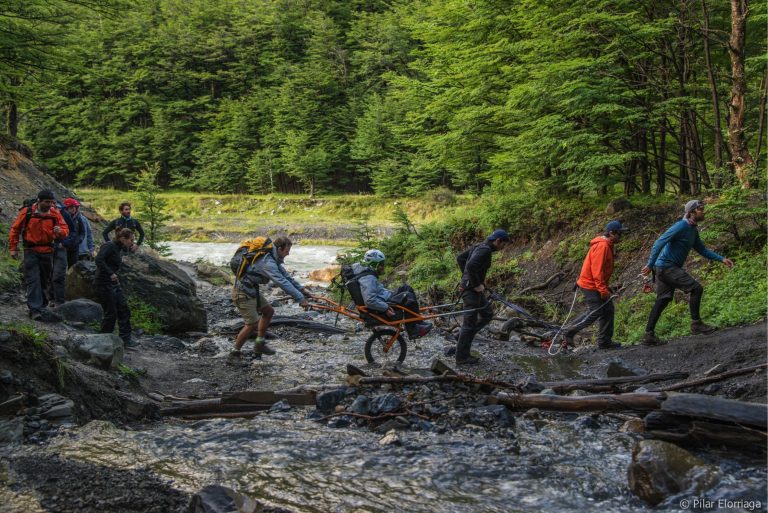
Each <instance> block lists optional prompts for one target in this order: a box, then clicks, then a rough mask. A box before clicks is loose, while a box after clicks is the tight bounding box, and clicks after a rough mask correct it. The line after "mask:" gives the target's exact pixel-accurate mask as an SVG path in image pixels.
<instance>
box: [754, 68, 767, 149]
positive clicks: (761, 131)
mask: <svg viewBox="0 0 768 513" xmlns="http://www.w3.org/2000/svg"><path fill="white" fill-rule="evenodd" d="M762 85H763V87H761V88H760V91H761V92H760V110H759V111H758V115H757V147H756V148H755V162H757V163H759V162H760V153H761V151H762V149H763V137H764V136H765V103H766V100H767V99H768V66H766V67H765V75H764V76H763V84H762Z"/></svg>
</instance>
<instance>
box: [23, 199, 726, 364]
mask: <svg viewBox="0 0 768 513" xmlns="http://www.w3.org/2000/svg"><path fill="white" fill-rule="evenodd" d="M704 207H705V205H704V202H703V201H700V200H692V201H689V202H688V203H687V204H686V205H685V209H684V215H683V218H682V219H680V220H679V221H677V222H676V223H675V224H673V225H672V226H671V227H670V228H669V229H668V230H667V231H666V232H664V233H663V234H662V235H661V236H660V237H659V238H658V239H657V240H656V242H655V243H654V244H653V247H652V248H651V254H650V256H649V259H648V262H647V264H646V265H645V267H643V269H642V274H643V275H646V276H647V275H650V274H652V275H653V277H654V281H655V282H656V302H655V304H654V306H653V308H652V309H651V312H650V315H649V318H648V323H647V325H646V329H645V335H644V337H643V344H646V345H651V346H654V345H659V344H662V343H663V342H662V341H661V340H660V339H659V338H658V337H657V336H656V334H655V327H656V323H657V322H658V320H659V317H660V316H661V314H662V312H663V311H664V309H665V308H666V306H667V305H668V304H669V302H670V301H671V300H672V297H673V292H674V291H675V290H676V289H680V290H683V291H685V292H687V293H689V294H690V312H691V332H692V333H694V334H700V333H709V332H711V331H713V330H714V329H715V328H713V327H711V326H709V325H707V324H705V323H704V322H703V321H702V320H701V316H700V305H701V297H702V293H703V290H704V289H703V287H702V286H701V284H700V283H699V282H697V281H696V280H695V279H694V278H693V277H691V276H690V274H688V273H687V272H686V271H685V270H684V269H683V266H684V264H685V261H686V259H687V257H688V254H689V252H690V250H691V249H694V250H696V251H697V252H698V253H699V254H701V255H702V256H703V257H705V258H707V259H710V260H715V261H719V262H722V263H723V264H725V265H726V266H727V267H729V268H731V267H733V265H734V264H733V262H732V261H731V260H730V259H728V258H725V257H723V256H721V255H719V254H717V253H715V252H713V251H711V250H709V249H707V248H706V246H705V245H704V243H703V242H702V240H701V238H700V237H699V232H698V228H697V225H698V223H699V222H701V221H703V220H704ZM119 211H120V217H119V218H117V219H115V220H113V221H112V222H110V223H109V224H108V226H107V228H106V229H105V230H104V231H103V233H102V235H103V237H104V241H105V242H104V244H102V245H101V247H100V248H99V251H98V253H96V251H95V246H94V241H93V236H92V232H91V227H90V224H89V221H88V220H87V219H86V218H85V217H84V216H83V215H82V214H81V212H80V203H79V202H78V201H77V200H76V199H74V198H66V199H65V200H64V202H63V203H61V204H59V203H58V202H57V201H56V198H55V195H54V194H53V192H51V191H48V190H43V191H40V193H39V194H38V195H37V199H36V201H34V202H30V204H28V205H25V206H24V207H23V208H21V209H20V210H19V214H18V216H17V218H16V220H15V221H14V223H13V225H12V227H11V230H10V233H9V243H10V252H11V255H12V256H13V257H14V258H18V257H19V248H20V247H21V248H22V249H23V251H24V254H23V270H24V278H25V283H26V297H27V306H28V308H29V315H30V317H31V318H32V319H35V320H43V321H45V320H50V319H47V318H46V314H47V312H49V311H48V310H47V308H46V307H48V306H55V305H58V304H61V303H63V302H64V301H65V298H64V279H65V275H66V270H67V268H68V267H71V266H72V265H74V263H75V262H77V261H78V260H81V259H94V258H95V262H96V276H95V280H94V287H95V292H96V297H97V298H98V301H99V303H100V304H101V305H102V307H103V309H104V317H103V321H102V324H101V329H100V331H101V332H102V333H111V332H112V331H113V330H114V328H115V324H117V325H118V331H119V335H120V338H121V339H122V340H123V342H124V344H125V345H126V347H131V346H134V345H135V342H134V341H133V340H132V338H131V323H130V317H131V314H130V309H129V307H128V302H127V300H126V297H125V294H124V293H123V290H122V288H121V286H120V278H119V272H120V268H121V264H122V255H123V254H125V253H128V252H135V251H136V250H137V249H138V247H139V245H141V243H142V242H143V239H144V231H143V229H142V227H141V224H140V223H139V222H138V221H137V220H136V219H134V218H132V217H131V204H130V203H127V202H125V203H122V204H120V206H119ZM627 231H628V229H627V228H626V227H624V226H623V224H622V223H621V222H620V221H618V220H613V221H610V222H609V223H608V224H607V225H606V226H605V229H604V230H603V233H602V234H600V235H599V236H597V237H595V238H594V239H592V241H591V242H590V246H589V250H588V252H587V255H586V257H585V259H584V263H583V265H582V267H581V272H580V274H579V277H578V280H577V281H576V287H577V288H578V289H579V291H580V292H581V294H582V295H583V297H584V300H585V302H586V305H587V311H586V312H585V313H584V314H583V315H581V316H580V317H579V318H578V319H577V320H576V321H575V322H573V323H572V324H570V325H567V326H564V327H563V328H562V333H563V340H564V342H563V345H564V346H565V347H568V346H573V343H574V337H575V336H576V334H577V333H579V332H580V331H581V330H583V329H585V328H587V327H588V326H590V325H591V324H593V323H594V322H595V321H598V323H599V324H598V330H597V335H596V341H597V347H598V348H600V349H616V348H620V347H621V344H619V343H617V342H615V341H614V340H613V332H614V314H615V310H614V306H613V299H614V298H615V297H616V295H617V294H616V291H614V290H613V289H612V288H611V286H610V279H611V276H612V274H613V270H614V258H615V246H616V244H617V243H618V242H619V241H620V240H621V237H622V236H623V234H625V233H626V232H627ZM113 232H114V234H115V237H114V239H111V238H110V235H111V234H112V233H113ZM135 233H138V235H139V239H138V241H136V240H135ZM254 241H257V242H255V243H254V245H252V246H251V247H244V246H241V247H240V248H239V249H238V252H237V253H236V254H235V257H233V260H232V263H231V265H232V268H233V271H234V272H235V280H234V285H233V288H232V303H233V305H234V306H235V308H236V309H237V311H238V312H239V314H240V315H241V316H242V318H243V320H244V321H245V324H244V326H243V328H242V329H241V330H240V331H239V333H238V334H237V336H236V338H235V341H234V347H233V350H232V352H231V354H230V356H231V357H232V358H239V357H240V356H241V351H242V348H243V346H244V344H245V342H246V341H247V340H248V339H249V338H250V337H251V336H252V335H254V334H255V335H256V338H255V343H254V354H255V355H256V356H257V357H261V355H273V354H275V350H274V349H272V348H271V347H269V345H267V343H266V339H265V337H266V332H267V328H268V327H269V325H270V322H271V320H272V317H273V315H274V308H273V307H272V306H271V305H270V303H269V301H268V300H267V299H266V297H265V296H264V294H263V293H262V292H261V290H260V287H261V286H263V285H265V284H267V283H269V282H272V283H274V284H275V285H277V286H278V287H279V288H281V289H282V290H283V291H284V292H286V293H287V294H288V295H289V296H290V297H291V298H293V300H294V301H296V302H297V303H298V304H299V305H300V306H302V307H304V308H308V307H310V305H309V299H310V298H311V294H310V292H309V291H308V290H307V288H306V287H304V286H303V285H301V284H300V283H299V282H297V281H296V280H295V279H294V278H293V277H292V276H291V275H290V273H288V271H287V270H286V269H285V267H284V265H283V263H284V260H285V258H286V257H287V256H288V255H289V254H290V252H291V247H292V245H293V243H292V241H291V240H290V239H289V238H288V237H278V238H276V239H275V240H274V241H272V240H270V239H269V238H267V237H261V238H258V240H257V239H254ZM509 243H510V237H509V234H508V233H507V232H506V231H505V230H503V229H497V230H495V231H494V232H493V233H491V234H490V235H489V236H488V237H487V238H486V239H485V240H484V241H483V242H481V243H479V244H476V245H473V246H471V247H469V248H467V249H466V250H465V251H463V252H461V253H460V254H459V255H458V256H457V259H456V260H457V263H458V266H459V268H460V270H461V273H462V276H461V281H460V283H459V285H458V292H459V295H460V300H461V302H462V304H463V310H462V311H463V312H464V313H463V320H462V326H461V330H460V332H459V337H458V341H457V345H456V364H457V365H471V364H476V363H478V362H479V361H480V358H479V357H478V356H476V355H474V354H472V352H471V347H472V342H473V340H474V338H475V336H476V335H477V333H478V332H479V331H480V330H481V329H482V328H483V327H485V326H486V325H487V324H488V323H489V322H490V321H491V320H492V319H493V316H494V310H493V305H492V304H491V302H490V300H489V293H488V292H489V291H488V289H487V287H486V284H485V281H486V276H487V274H488V271H489V269H490V267H491V264H492V255H493V253H494V252H497V251H500V250H502V249H504V248H505V247H506V246H507V245H508V244H509ZM385 261H386V257H385V255H384V253H383V252H382V251H380V250H378V249H370V250H368V251H366V252H365V254H364V255H363V258H362V260H361V261H360V262H356V263H354V264H353V265H352V266H351V271H350V272H351V276H348V277H347V281H348V282H350V281H353V280H354V281H355V283H356V285H357V287H359V294H360V298H361V302H362V304H360V305H358V307H364V309H365V311H366V312H369V313H374V314H376V315H378V316H379V318H381V319H388V320H401V319H407V318H408V317H413V319H410V320H408V322H405V323H404V329H405V331H406V333H407V334H408V336H409V337H410V338H419V337H423V336H425V335H426V334H427V333H429V332H430V330H431V329H432V327H433V326H432V324H431V323H429V322H425V321H424V319H423V318H422V317H421V316H419V303H418V299H417V296H416V293H415V291H414V290H413V288H412V287H411V286H410V285H408V284H403V285H401V286H400V287H399V288H398V289H396V290H390V289H388V288H386V287H385V286H384V284H382V282H381V281H380V279H379V275H380V273H381V272H382V270H383V268H384V264H385Z"/></svg>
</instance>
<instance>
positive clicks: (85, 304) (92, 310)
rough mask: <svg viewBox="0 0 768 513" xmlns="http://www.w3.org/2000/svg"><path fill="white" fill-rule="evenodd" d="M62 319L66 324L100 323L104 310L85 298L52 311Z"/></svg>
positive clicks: (69, 302) (74, 300)
mask: <svg viewBox="0 0 768 513" xmlns="http://www.w3.org/2000/svg"><path fill="white" fill-rule="evenodd" d="M53 311H54V312H56V313H57V314H59V315H60V316H61V317H62V319H64V320H65V321H68V322H82V323H86V324H88V323H91V322H101V318H102V317H103V316H104V309H103V308H102V307H101V305H100V304H99V303H97V302H95V301H91V300H90V299H86V298H78V299H73V300H72V301H67V302H66V303H64V304H62V305H59V306H57V307H56V308H54V309H53Z"/></svg>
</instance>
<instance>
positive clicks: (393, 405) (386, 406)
mask: <svg viewBox="0 0 768 513" xmlns="http://www.w3.org/2000/svg"><path fill="white" fill-rule="evenodd" d="M402 405H403V401H402V400H401V399H400V398H399V397H397V396H396V395H395V394H384V395H379V396H376V397H374V398H373V400H372V401H371V415H381V414H382V413H392V412H395V411H397V410H399V409H400V408H401V407H402Z"/></svg>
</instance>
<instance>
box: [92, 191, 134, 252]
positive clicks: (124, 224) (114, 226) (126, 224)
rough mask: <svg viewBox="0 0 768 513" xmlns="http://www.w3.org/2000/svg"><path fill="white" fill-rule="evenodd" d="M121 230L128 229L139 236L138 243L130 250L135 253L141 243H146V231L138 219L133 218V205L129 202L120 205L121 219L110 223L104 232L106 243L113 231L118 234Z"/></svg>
mask: <svg viewBox="0 0 768 513" xmlns="http://www.w3.org/2000/svg"><path fill="white" fill-rule="evenodd" d="M121 228H128V229H129V230H131V231H132V232H134V233H138V234H139V240H138V242H136V243H135V244H134V245H133V246H131V248H130V250H131V251H132V252H134V253H135V252H136V250H137V249H139V246H141V243H142V242H144V229H143V228H142V227H141V223H139V221H138V220H137V219H134V218H133V217H131V204H130V203H128V202H127V201H125V202H123V203H120V217H118V218H117V219H115V220H114V221H112V222H111V223H109V224H108V225H107V227H106V228H104V231H103V232H102V235H103V236H104V241H105V242H109V234H110V233H112V232H113V231H115V232H117V231H119V230H120V229H121Z"/></svg>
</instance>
